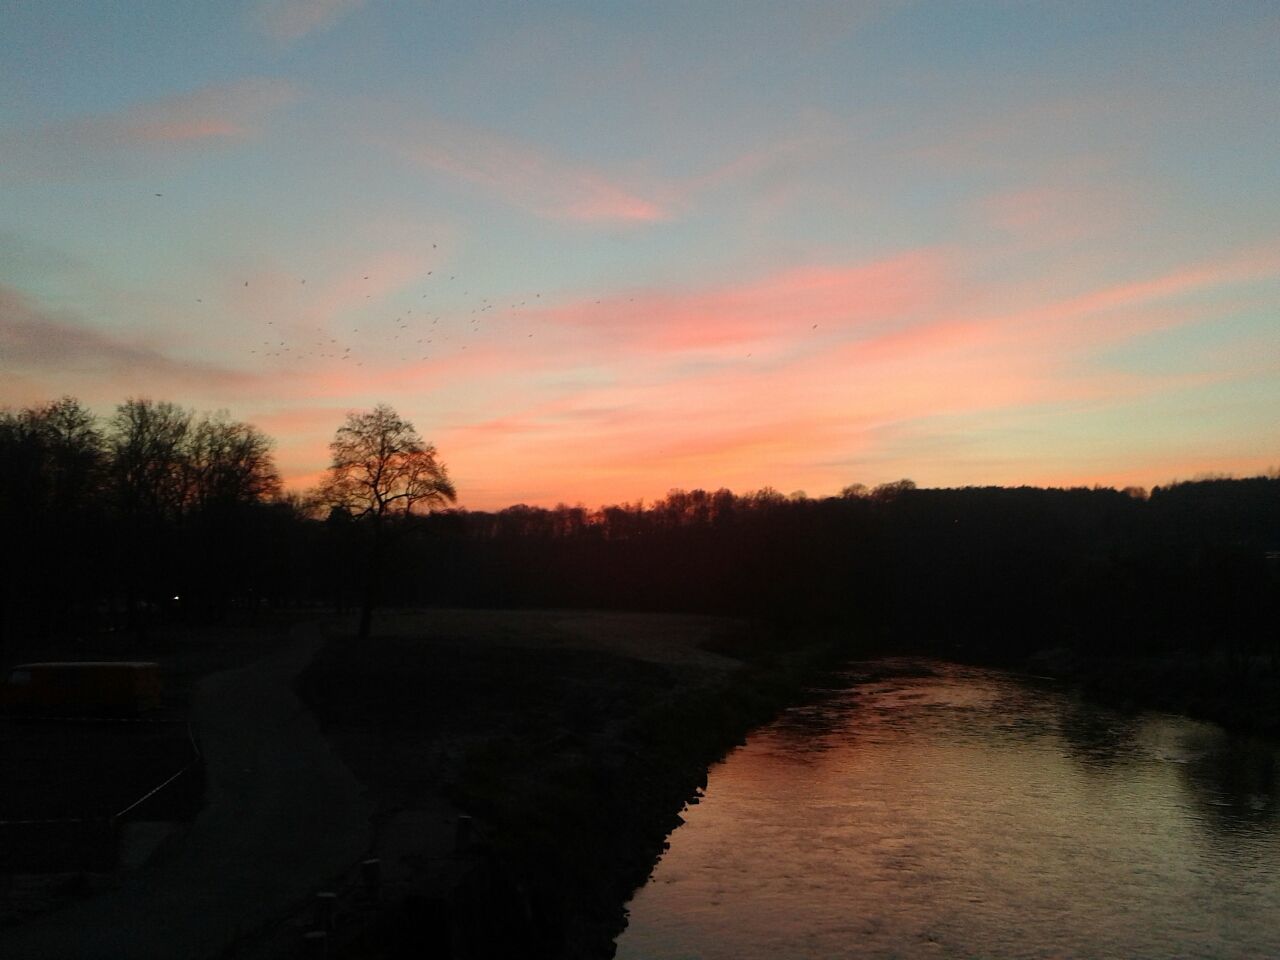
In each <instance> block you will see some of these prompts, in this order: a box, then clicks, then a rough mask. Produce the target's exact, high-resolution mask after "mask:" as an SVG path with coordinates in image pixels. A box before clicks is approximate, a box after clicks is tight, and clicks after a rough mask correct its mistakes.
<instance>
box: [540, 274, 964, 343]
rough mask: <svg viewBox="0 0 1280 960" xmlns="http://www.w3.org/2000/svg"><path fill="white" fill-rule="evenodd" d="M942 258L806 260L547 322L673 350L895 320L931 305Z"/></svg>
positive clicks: (612, 301) (587, 305) (551, 315)
mask: <svg viewBox="0 0 1280 960" xmlns="http://www.w3.org/2000/svg"><path fill="white" fill-rule="evenodd" d="M945 272H946V266H945V261H944V258H943V257H942V256H941V255H940V254H939V253H937V252H935V251H929V250H919V251H910V252H907V253H904V254H900V255H897V256H893V257H889V258H886V259H883V260H878V261H873V262H870V263H864V264H853V265H842V266H805V267H796V268H792V269H788V270H784V271H780V272H778V273H775V274H772V275H769V276H766V277H763V278H760V279H756V280H751V281H748V282H746V283H743V284H740V285H736V286H723V287H715V288H710V289H706V290H689V291H679V292H674V293H665V292H643V291H639V292H637V295H636V296H615V297H611V298H609V299H607V300H602V301H601V302H596V301H594V300H582V301H578V302H576V303H572V304H568V305H565V306H561V307H552V308H547V309H546V310H545V317H546V319H547V320H548V321H550V322H551V323H554V324H557V325H566V326H569V327H572V328H577V329H578V330H579V331H591V332H594V333H595V334H596V335H597V336H600V337H608V338H615V339H616V338H621V339H622V340H624V341H625V342H627V343H630V344H635V345H639V346H642V347H644V348H647V349H649V350H652V351H658V352H667V353H680V352H686V351H694V350H703V349H708V350H716V349H720V348H726V347H735V348H737V347H744V346H745V345H750V344H759V345H767V344H769V343H777V342H790V341H795V340H798V339H801V338H805V337H810V338H811V335H812V333H813V330H814V327H815V325H816V326H817V328H818V330H819V331H820V334H819V335H820V336H821V337H824V338H825V337H827V336H829V335H830V334H831V333H832V332H833V331H844V332H846V333H847V332H850V331H856V330H859V329H863V328H867V327H875V326H876V325H879V324H888V323H893V322H895V321H901V320H902V319H903V318H905V317H909V316H911V315H912V314H913V313H915V312H916V311H919V310H921V309H922V308H924V307H925V306H927V305H931V304H932V303H933V302H934V301H935V299H936V298H937V296H938V294H939V292H940V290H941V289H942V287H943V284H944V280H945V277H944V275H945Z"/></svg>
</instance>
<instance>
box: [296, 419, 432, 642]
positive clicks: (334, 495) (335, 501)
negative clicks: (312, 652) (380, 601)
mask: <svg viewBox="0 0 1280 960" xmlns="http://www.w3.org/2000/svg"><path fill="white" fill-rule="evenodd" d="M329 451H330V453H331V454H332V457H333V459H332V462H331V464H330V465H329V475H328V477H327V478H326V479H325V481H324V482H323V483H322V484H321V486H320V489H319V491H318V499H319V502H320V503H322V504H324V505H326V506H328V507H329V508H330V509H331V510H334V509H337V510H342V511H346V512H347V513H348V514H349V515H350V516H351V518H352V519H353V520H354V521H356V522H357V523H360V524H362V525H363V527H364V529H365V530H366V531H367V535H366V544H367V553H366V556H365V557H364V561H365V563H364V571H365V573H364V598H363V602H362V603H361V606H360V626H359V629H358V631H357V635H358V637H359V638H360V639H362V640H363V639H367V638H368V636H369V629H370V624H371V622H372V619H373V608H374V604H375V601H376V596H377V591H378V584H379V582H380V580H381V578H382V576H383V574H384V567H385V564H386V559H387V552H388V548H389V546H390V544H391V540H392V539H393V538H394V536H395V534H396V532H397V529H398V528H400V529H402V528H403V527H404V526H405V525H406V524H407V522H408V521H409V520H410V519H411V518H412V517H413V516H414V515H415V514H426V513H430V512H431V511H432V510H435V509H438V508H440V507H443V506H444V505H445V504H449V503H453V502H455V501H456V500H457V498H458V495H457V492H456V491H455V490H454V487H453V483H452V482H451V481H450V480H449V474H448V471H447V470H446V469H445V466H444V464H443V463H441V462H439V460H437V458H436V448H435V447H434V446H432V445H431V444H429V443H426V442H424V441H423V439H422V437H420V436H419V435H418V431H417V430H415V429H414V426H413V424H412V423H410V422H409V421H408V420H405V419H404V418H402V417H401V416H400V415H399V414H398V413H396V412H395V411H394V410H393V409H391V407H389V406H388V405H387V404H385V403H380V404H378V405H377V406H376V407H374V408H373V409H372V410H370V411H368V412H365V413H349V414H347V420H346V423H344V424H343V425H342V426H341V427H339V428H338V431H337V433H336V434H334V438H333V442H332V443H330V444H329Z"/></svg>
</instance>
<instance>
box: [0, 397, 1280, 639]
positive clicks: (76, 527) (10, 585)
mask: <svg viewBox="0 0 1280 960" xmlns="http://www.w3.org/2000/svg"><path fill="white" fill-rule="evenodd" d="M270 449H271V442H270V439H269V438H267V437H266V436H265V435H264V434H262V433H261V432H260V431H258V430H257V429H256V428H254V427H252V426H251V425H248V424H244V423H240V422H237V421H233V420H230V419H228V418H227V417H225V416H217V415H215V416H209V415H203V416H197V415H195V414H194V413H193V412H191V411H189V410H185V409H184V408H181V407H178V406H176V405H174V404H170V403H164V402H153V401H150V400H132V399H131V400H127V401H125V402H124V403H122V404H121V405H120V406H119V407H118V408H117V410H116V412H115V415H114V416H113V417H112V418H110V419H109V420H108V421H106V423H105V427H104V426H101V425H100V423H99V420H98V419H97V418H96V417H94V416H93V415H92V414H91V413H90V412H89V411H87V410H86V409H85V408H83V407H82V406H81V405H80V404H79V403H78V402H77V401H75V400H73V399H71V398H65V397H64V398H62V399H61V400H58V401H54V402H52V403H49V404H46V405H44V406H38V407H30V408H26V409H24V410H19V411H16V412H15V411H7V412H0V529H2V530H3V536H4V540H5V542H6V544H7V546H6V549H5V550H4V551H3V558H4V559H3V564H4V566H3V569H2V570H0V576H2V578H3V580H2V584H3V586H0V590H2V591H3V592H2V593H0V651H4V650H5V649H6V647H9V646H14V645H17V644H18V643H19V642H21V643H22V644H23V645H24V648H26V647H29V645H30V641H32V640H33V639H36V640H38V639H39V638H57V637H63V638H65V637H68V636H75V635H87V634H99V635H101V634H117V635H118V636H119V637H120V641H121V644H122V649H123V647H124V646H125V645H126V643H127V642H128V638H129V637H136V636H139V635H145V634H146V632H147V631H148V630H150V629H151V628H153V627H155V626H157V625H160V624H163V623H166V622H174V621H183V622H219V621H222V620H225V619H227V618H228V617H244V616H253V615H256V614H257V613H258V612H260V611H263V610H266V609H270V608H277V607H294V606H319V605H326V606H332V607H333V608H336V609H340V610H349V609H351V608H353V607H354V606H355V605H356V603H358V597H357V592H358V591H357V586H356V585H357V583H359V582H360V580H361V578H362V577H363V576H365V574H367V570H366V569H363V568H362V564H363V562H364V558H365V557H366V555H367V541H368V534H367V533H366V531H365V527H366V526H367V525H365V524H361V523H359V522H358V521H356V520H353V519H352V518H351V516H350V514H349V513H345V512H344V511H342V510H337V509H334V510H326V509H325V508H324V505H323V504H321V503H318V502H316V501H311V502H308V501H307V500H306V498H304V497H299V496H297V495H286V494H285V493H284V492H283V491H282V489H281V486H280V482H279V477H278V474H277V472H276V469H275V466H274V463H273V461H272V458H271V454H270ZM442 453H443V455H445V456H446V457H447V451H443V452H442ZM462 492H463V493H464V494H465V491H462ZM380 549H383V550H384V551H385V553H386V556H385V557H384V558H383V562H381V563H380V565H379V574H378V576H379V581H380V582H379V585H378V595H379V600H380V602H381V603H383V604H387V605H396V604H414V605H439V606H481V607H505V608H519V607H578V608H602V609H625V610H638V611H664V612H687V613H706V614H717V615H728V616H735V617H745V618H751V619H754V620H758V621H760V622H764V623H768V624H772V625H775V626H778V627H781V628H783V629H784V630H785V629H786V628H788V627H793V626H806V627H808V626H823V625H826V626H837V627H840V628H846V629H849V630H851V631H853V632H855V633H857V634H858V635H861V636H874V637H877V638H879V639H881V640H882V641H883V642H884V643H886V644H887V645H888V646H891V647H892V646H894V645H898V646H902V647H904V648H906V647H910V648H912V649H931V650H936V651H938V652H942V653H946V652H948V651H951V650H957V649H959V650H969V651H976V652H980V653H984V654H988V655H996V656H1013V655H1020V654H1025V653H1029V652H1031V651H1033V650H1035V649H1042V648H1045V647H1050V646H1063V647H1068V648H1072V649H1076V650H1080V651H1082V652H1090V653H1105V652H1116V651H1123V652H1135V653H1150V652H1159V651H1170V650H1182V651H1205V650H1225V651H1228V652H1230V653H1232V654H1233V655H1235V656H1238V657H1241V658H1246V659H1247V658H1248V657H1249V656H1252V655H1257V654H1264V653H1265V654H1267V655H1268V656H1269V657H1271V658H1275V657H1277V656H1278V655H1280V632H1278V631H1277V630H1276V622H1277V621H1276V616H1277V613H1280V608H1278V605H1277V594H1278V593H1280V577H1278V570H1277V568H1278V566H1280V476H1277V475H1275V473H1274V471H1273V473H1272V474H1271V475H1268V476H1263V477H1255V478H1250V479H1206V480H1195V481H1187V482H1179V483H1173V484H1170V485H1168V486H1163V487H1156V488H1154V489H1152V490H1151V491H1150V492H1149V493H1147V492H1146V491H1142V490H1139V489H1134V488H1130V489H1127V490H1123V491H1118V490H1114V489H1110V488H1097V487H1095V488H1073V489H1058V488H1036V487H1011V488H1004V487H962V488H950V489H918V488H916V487H915V485H914V484H913V483H911V482H910V481H909V480H903V481H898V482H896V483H891V484H884V485H881V486H879V487H876V488H874V489H870V490H868V489H867V488H865V487H862V486H860V485H856V484H855V485H851V486H849V487H847V488H845V490H844V491H842V493H841V494H839V495H837V496H831V497H823V498H808V497H804V496H799V495H793V496H791V497H787V496H783V495H782V494H780V493H778V492H777V491H774V490H772V489H771V488H767V487H766V488H764V489H762V490H758V491H755V492H751V493H746V494H734V493H731V492H730V491H728V490H725V489H721V490H716V491H705V490H692V491H685V490H672V491H670V492H669V493H668V494H667V496H665V497H663V498H661V499H659V500H657V501H654V502H652V503H649V504H647V505H643V504H638V503H637V504H632V505H626V504H623V505H611V506H605V507H601V508H599V509H597V510H588V509H586V508H584V507H581V506H575V507H570V506H565V505H561V506H558V507H555V508H542V507H531V506H527V505H515V506H511V507H508V508H506V509H502V510H497V511H468V510H464V509H447V510H440V511H438V512H433V513H429V514H425V515H412V516H407V517H401V518H399V520H398V522H397V524H396V536H395V537H394V538H393V539H392V540H390V541H389V546H387V545H385V544H384V545H383V548H380Z"/></svg>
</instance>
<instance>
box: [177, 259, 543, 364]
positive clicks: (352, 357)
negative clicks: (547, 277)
mask: <svg viewBox="0 0 1280 960" xmlns="http://www.w3.org/2000/svg"><path fill="white" fill-rule="evenodd" d="M432 246H433V248H434V247H435V244H432ZM426 276H427V277H429V278H430V277H434V276H435V271H434V270H428V271H427V272H426ZM370 279H371V276H370V275H369V274H363V275H362V276H361V280H362V281H366V280H370ZM457 279H458V276H457V274H453V275H450V276H449V279H448V281H445V282H446V283H448V282H451V281H456V280H457ZM306 282H307V281H306V278H299V279H298V284H299V286H305V285H306ZM244 286H245V287H248V286H249V281H248V280H245V281H244ZM455 289H456V288H455ZM461 296H462V297H463V298H469V299H466V300H464V302H463V304H462V306H461V307H460V308H459V310H458V311H439V312H432V311H431V310H424V309H421V308H419V310H418V312H417V314H416V315H415V313H414V310H413V309H412V308H408V309H402V310H400V311H399V312H397V313H396V314H394V315H391V316H383V317H380V318H379V317H372V316H368V315H366V317H365V318H364V319H363V320H355V321H351V326H350V329H349V330H347V331H342V332H341V333H339V335H338V336H334V335H333V334H334V333H335V332H337V331H335V330H333V329H331V327H329V326H326V325H323V324H314V323H305V322H302V323H300V322H293V323H286V322H277V321H276V320H266V321H264V329H263V330H262V331H261V334H262V335H263V339H262V340H260V341H258V342H256V343H255V344H254V346H253V347H252V348H251V349H250V350H249V353H250V354H251V355H253V356H255V357H259V358H262V359H270V360H287V361H292V362H295V363H300V362H302V361H306V360H335V361H338V362H339V363H346V362H350V363H351V365H352V366H355V367H362V366H364V364H365V360H366V359H369V358H370V353H369V352H368V348H369V347H370V346H371V345H374V344H376V345H380V346H382V347H383V348H384V349H385V348H386V347H387V346H392V347H395V348H396V353H397V355H398V359H399V360H400V361H401V362H403V363H409V362H414V361H418V360H429V359H431V356H432V351H433V349H435V350H440V349H443V348H444V347H445V345H446V344H450V343H452V344H453V345H457V346H459V347H460V349H462V350H466V349H467V346H468V345H467V344H466V343H459V342H460V341H461V340H463V339H466V338H468V337H470V336H474V335H475V334H478V333H480V332H481V330H482V329H483V328H482V323H483V322H484V321H486V320H489V319H491V318H494V317H496V316H498V315H500V314H499V308H498V304H497V303H495V302H494V301H493V300H492V299H491V298H489V297H486V296H480V297H472V295H471V292H470V291H469V290H465V289H464V290H462V291H461ZM430 297H431V293H430V292H427V293H421V294H420V299H422V300H426V299H428V298H430ZM534 297H535V299H540V298H541V297H542V294H541V293H535V294H534ZM372 298H373V294H366V295H365V299H369V300H371V299H372ZM195 300H196V302H197V303H203V302H204V298H203V297H196V298H195ZM455 302H456V301H455ZM528 304H529V301H528V300H520V301H518V302H513V303H511V304H510V306H509V307H508V308H507V310H506V312H505V316H506V317H507V318H511V317H513V316H515V315H516V314H517V313H518V312H519V311H520V309H521V308H523V307H526V306H528ZM461 311H468V313H467V314H466V322H465V325H464V326H463V328H462V330H458V324H457V322H456V319H455V315H456V313H458V312H461ZM451 321H452V322H451ZM361 324H363V326H361ZM361 330H363V331H364V333H363V334H362V333H361ZM526 336H527V337H529V338H532V337H533V333H532V332H530V333H527V334H526ZM362 348H364V349H362Z"/></svg>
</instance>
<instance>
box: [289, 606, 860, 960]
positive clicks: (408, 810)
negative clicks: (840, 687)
mask: <svg viewBox="0 0 1280 960" xmlns="http://www.w3.org/2000/svg"><path fill="white" fill-rule="evenodd" d="M377 633H378V635H377V636H375V637H374V638H373V639H372V640H371V641H370V642H368V643H367V644H360V645H357V644H355V643H354V642H353V641H352V640H351V639H350V638H347V637H335V638H334V639H333V640H331V641H330V642H329V644H328V645H327V646H326V647H325V648H324V649H323V650H322V651H321V653H320V654H319V655H318V656H317V658H316V660H315V661H314V663H313V664H312V666H311V667H310V668H309V669H308V670H306V671H304V673H303V675H302V677H301V681H300V692H301V694H302V696H303V698H304V700H305V701H306V702H307V703H308V705H309V706H310V707H311V708H312V709H313V710H314V711H315V712H316V713H317V715H318V716H319V717H320V718H321V721H322V723H323V725H324V729H325V732H326V735H327V736H329V738H330V739H331V742H333V744H334V745H335V747H336V748H337V750H338V751H339V753H340V754H341V755H342V756H343V758H344V759H345V760H346V762H347V763H348V765H349V766H350V767H351V768H352V770H353V771H354V772H355V774H356V776H357V777H358V778H359V779H360V780H361V782H362V783H363V784H364V785H365V787H366V788H367V789H368V791H369V793H370V796H371V798H372V800H373V801H374V803H375V808H376V812H375V817H374V822H375V833H376V834H377V839H376V840H375V843H376V844H378V845H379V849H380V850H381V851H382V853H381V855H382V856H383V858H384V860H386V859H388V858H390V859H393V860H395V861H396V862H394V863H390V864H388V867H389V868H391V869H395V870H398V871H401V872H405V871H407V872H408V873H409V874H410V881H409V882H408V883H406V884H404V885H403V886H402V887H401V888H400V890H399V892H398V893H397V895H396V896H395V897H394V898H389V899H391V902H390V903H388V904H386V905H384V907H383V908H382V909H381V911H380V912H379V916H378V917H377V918H375V919H374V920H373V921H372V922H371V924H370V926H371V927H372V928H373V929H372V930H371V931H369V932H366V933H364V934H362V935H361V936H360V937H358V938H354V939H353V945H352V946H351V947H349V949H348V951H347V954H346V955H348V956H369V957H372V956H398V955H400V952H401V951H404V952H407V951H409V950H412V949H413V948H414V947H416V946H421V944H422V943H424V942H426V941H428V940H431V941H437V942H438V941H439V939H440V938H441V937H447V938H448V940H449V942H451V943H452V944H453V945H454V947H455V949H457V950H459V952H460V953H462V954H463V955H466V956H513V955H519V956H522V957H546V958H562V957H563V958H592V957H607V956H610V955H611V954H612V952H613V940H614V938H615V937H616V936H617V934H618V933H619V932H620V931H621V929H622V928H623V926H624V924H625V913H624V904H625V903H626V901H627V900H628V899H629V897H630V896H631V894H632V892H633V891H634V890H635V889H636V888H637V887H638V886H639V885H640V884H642V883H643V882H644V880H645V879H646V878H647V876H648V874H649V871H650V870H651V869H652V867H653V865H654V863H655V862H656V860H657V858H658V856H659V855H660V854H661V852H662V849H663V846H664V843H665V840H666V837H667V835H668V834H669V833H670V831H671V830H673V829H674V828H675V827H677V826H678V825H679V824H680V823H681V822H682V821H681V818H680V811H681V810H682V809H683V807H684V805H685V803H686V802H696V800H697V793H698V791H699V789H700V788H701V787H702V786H704V785H705V782H706V772H707V768H708V767H709V765H710V764H711V763H713V762H715V761H716V760H717V759H719V758H720V757H722V756H723V755H724V754H725V753H726V752H727V751H728V750H729V749H731V748H732V747H733V746H735V745H736V744H737V743H739V742H741V741H742V739H743V737H744V736H745V734H746V733H747V731H748V730H750V729H751V728H752V727H754V726H756V725H758V724H760V723H763V722H765V721H767V720H768V719H770V718H771V717H772V716H773V715H775V714H776V712H777V711H778V710H779V709H780V708H782V707H783V706H784V705H786V704H787V703H789V702H792V701H793V700H794V699H795V698H796V697H797V696H799V694H800V691H801V689H802V687H803V683H804V680H805V678H806V677H809V676H812V675H813V674H814V673H815V672H816V671H817V670H819V669H820V668H821V667H823V666H829V665H832V664H834V663H835V662H836V661H837V660H838V659H840V658H841V656H842V654H840V653H838V652H837V649H836V646H835V644H833V643H830V642H829V641H827V640H826V639H823V638H817V637H810V638H808V639H807V640H806V641H805V642H803V643H800V642H797V641H796V638H794V637H782V636H778V635H775V634H770V633H767V632H764V631H762V630H760V629H753V628H752V627H751V626H750V625H748V624H745V623H742V622H740V621H732V620H724V619H717V618H707V617H682V616H669V615H640V614H612V613H592V612H577V611H574V612H565V611H531V612H522V611H510V612H508V611H503V612H493V611H474V612H473V611H435V612H430V613H423V614H417V615H411V616H404V615H399V616H397V615H386V616H384V617H382V618H381V620H380V623H379V624H378V631H377ZM450 809H452V810H454V811H459V812H463V813H466V814H469V815H470V816H472V817H474V821H475V824H476V828H475V833H476V835H477V836H478V837H479V838H480V841H479V843H478V844H477V847H478V851H479V852H478V853H475V852H473V856H472V858H471V860H472V863H473V865H474V869H473V870H472V872H471V874H470V879H469V880H468V881H467V883H466V884H465V887H466V891H467V892H463V893H462V894H459V892H458V889H457V884H458V878H457V876H456V875H454V876H453V877H452V879H449V880H448V881H447V883H452V884H454V885H455V889H453V890H448V889H445V886H446V885H447V883H446V881H442V879H441V877H442V876H443V874H442V873H441V871H440V870H439V869H438V867H439V863H440V862H441V857H440V856H438V855H437V856H433V855H432V851H431V850H430V849H427V848H428V847H430V846H431V844H432V843H433V842H434V843H435V844H436V845H437V846H438V845H439V844H440V843H442V842H450V843H451V842H452V839H451V835H446V836H449V839H447V840H441V836H442V833H441V831H440V830H439V829H438V827H437V829H435V831H434V832H433V831H431V830H427V831H420V832H417V833H415V832H413V831H408V832H406V831H403V830H402V829H401V826H402V825H403V824H404V823H405V822H406V820H409V821H412V820H413V819H414V818H415V816H416V817H417V818H418V819H425V820H432V821H441V820H445V819H447V818H448V815H449V814H448V811H449V810H450ZM397 836H399V837H400V838H401V839H400V840H398V841H397V839H396V838H397ZM432 837H435V840H434V841H433V840H432ZM388 840H391V841H392V843H391V844H388ZM397 843H398V846H399V849H396V845H397ZM415 846H417V847H419V849H415ZM451 852H452V851H450V853H451ZM415 864H416V865H417V867H416V869H415ZM477 901H484V902H477ZM446 902H447V909H444V908H442V907H441V904H442V903H446ZM442 923H445V924H448V925H450V926H451V928H452V929H449V930H442V929H441V928H440V925H441V924H442Z"/></svg>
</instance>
